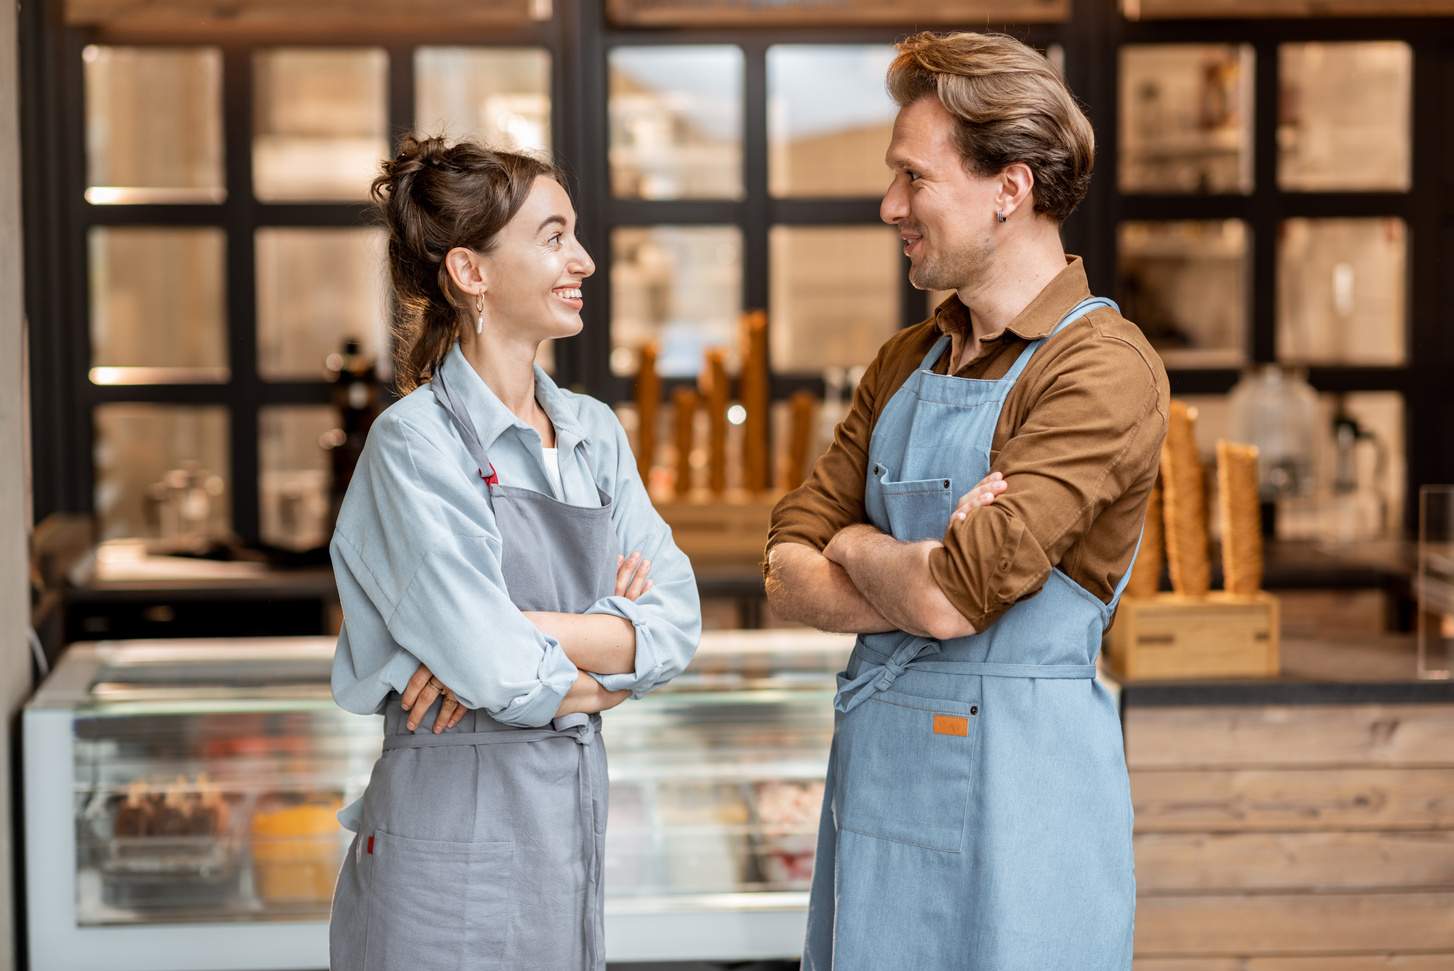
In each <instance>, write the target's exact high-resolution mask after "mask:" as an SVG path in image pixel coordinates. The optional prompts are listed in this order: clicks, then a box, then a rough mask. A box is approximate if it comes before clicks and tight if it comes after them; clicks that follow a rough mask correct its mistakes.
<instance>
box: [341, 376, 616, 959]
mask: <svg viewBox="0 0 1454 971" xmlns="http://www.w3.org/2000/svg"><path fill="white" fill-rule="evenodd" d="M430 386H431V387H432V388H433V390H434V394H435V396H436V397H437V398H438V400H439V403H440V405H441V406H442V407H443V408H444V409H445V411H446V412H448V414H449V417H450V418H451V420H452V421H453V422H454V425H455V428H456V430H457V431H458V432H459V434H460V437H461V438H462V439H463V440H464V443H465V447H466V448H467V449H468V450H469V453H470V457H471V458H472V459H474V461H475V462H476V464H478V466H479V468H480V476H481V477H482V478H484V479H485V482H486V501H488V502H489V504H490V506H491V508H492V509H493V511H494V514H495V522H496V525H497V526H498V527H499V530H500V536H501V543H502V550H501V556H500V565H501V568H502V570H503V572H504V577H505V586H506V589H507V591H508V592H509V594H510V599H511V600H512V601H513V602H514V603H515V605H516V606H517V607H519V608H520V609H521V610H548V611H558V612H562V613H582V612H584V611H585V610H586V609H587V608H588V607H590V606H591V604H593V603H595V602H596V601H597V600H600V599H601V598H603V597H608V596H610V595H611V594H612V593H614V591H615V577H616V553H617V540H616V533H615V529H614V527H613V526H612V524H611V498H610V497H609V496H607V495H606V494H605V493H604V492H601V493H600V496H601V506H600V507H599V508H589V507H582V506H572V505H569V504H567V503H563V502H559V501H557V500H555V499H554V498H552V497H550V496H547V495H544V494H542V493H539V492H535V491H533V490H530V489H521V488H518V487H510V486H502V485H500V484H499V482H498V480H497V477H496V476H495V475H494V468H493V467H492V466H491V465H490V460H489V456H488V455H487V454H486V452H485V449H484V446H483V445H482V444H481V442H480V440H479V437H478V435H476V433H475V430H474V425H473V423H472V422H471V421H470V418H469V415H468V413H466V412H465V410H464V407H463V405H462V404H461V402H460V401H459V399H458V397H457V396H455V395H453V394H451V393H450V389H449V388H448V386H447V385H446V383H445V380H444V378H443V376H442V375H441V374H439V373H437V372H436V374H435V375H434V378H433V380H432V381H431V382H430ZM582 447H584V445H583V446H582ZM597 491H598V492H600V490H599V489H598V490H597ZM440 609H441V610H447V609H449V605H448V604H440ZM489 645H490V632H489V631H481V632H480V642H479V650H482V651H484V650H489ZM399 700H400V699H399V695H398V694H390V695H389V697H388V698H387V699H386V701H385V703H384V736H385V737H384V754H383V756H382V757H381V758H380V759H379V760H378V762H377V763H375V765H374V771H373V776H372V778H371V779H370V780H369V786H368V789H367V790H366V791H365V793H364V797H363V812H362V818H363V824H362V825H361V826H360V827H359V831H358V833H357V835H356V836H355V837H354V840H353V845H352V847H351V848H350V851H349V853H348V856H347V857H346V858H345V860H344V863H343V870H342V872H341V873H340V874H339V878H338V886H337V889H336V890H335V891H334V897H333V916H332V919H331V921H330V923H329V961H330V966H331V967H332V968H333V969H334V971H400V969H405V968H407V969H411V971H490V969H510V971H527V969H539V971H571V969H583V971H602V969H604V968H605V967H606V958H605V947H604V942H603V936H604V912H603V909H602V897H601V872H602V854H603V852H604V848H605V837H606V794H607V781H606V750H605V747H604V746H603V745H602V743H601V737H600V734H599V729H600V725H601V716H600V715H566V716H564V717H562V718H557V719H555V720H554V721H553V722H552V723H551V725H550V726H549V727H546V728H535V729H522V728H515V727H512V726H510V725H505V724H502V723H500V722H498V721H495V720H494V719H493V718H491V717H490V716H489V715H488V714H486V713H485V712H483V711H478V710H477V711H470V712H468V713H467V714H466V715H465V716H464V718H463V719H462V720H461V721H460V723H459V724H458V725H456V726H455V727H454V728H451V729H448V730H446V731H445V732H444V734H442V735H435V734H434V733H433V730H432V726H433V724H434V717H435V715H436V714H437V713H438V711H439V707H440V702H439V701H436V702H435V703H434V704H433V705H432V706H430V708H429V710H428V711H426V712H425V713H424V716H423V718H421V719H420V721H419V728H418V729H417V730H416V731H414V732H410V731H409V730H408V728H407V727H406V726H407V721H408V716H409V713H408V712H406V711H404V710H403V709H402V708H400V707H399Z"/></svg>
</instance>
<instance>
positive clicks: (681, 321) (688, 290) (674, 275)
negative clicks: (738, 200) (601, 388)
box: [611, 226, 742, 377]
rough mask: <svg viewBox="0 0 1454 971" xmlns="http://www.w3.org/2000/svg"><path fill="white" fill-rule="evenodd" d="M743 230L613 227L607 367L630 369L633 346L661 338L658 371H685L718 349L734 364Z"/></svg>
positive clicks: (615, 370) (625, 371)
mask: <svg viewBox="0 0 1454 971" xmlns="http://www.w3.org/2000/svg"><path fill="white" fill-rule="evenodd" d="M741 315H742V231H741V230H740V229H738V228H737V227H736V226H641V227H636V226H631V227H621V228H619V229H615V230H612V232H611V370H612V372H613V373H615V374H622V375H630V374H635V373H636V353H637V350H638V349H639V348H640V347H641V346H642V345H643V344H645V343H647V342H648V341H657V342H658V343H659V344H660V351H659V355H658V357H657V359H656V369H657V371H658V373H660V374H664V375H668V376H682V377H685V376H691V375H695V374H697V373H698V372H699V371H701V369H702V353H703V352H704V351H705V350H706V349H707V348H709V347H723V348H726V349H727V353H728V367H729V368H731V369H735V368H736V353H737V324H738V318H739V317H740V316H741Z"/></svg>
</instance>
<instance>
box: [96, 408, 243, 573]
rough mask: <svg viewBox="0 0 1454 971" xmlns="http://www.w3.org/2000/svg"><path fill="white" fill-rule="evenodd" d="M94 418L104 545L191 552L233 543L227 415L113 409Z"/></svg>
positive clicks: (98, 507)
mask: <svg viewBox="0 0 1454 971" xmlns="http://www.w3.org/2000/svg"><path fill="white" fill-rule="evenodd" d="M94 418H95V431H96V438H95V453H94V458H95V463H96V493H95V496H96V517H97V520H98V528H99V530H100V536H101V538H102V539H117V538H120V537H147V538H153V539H160V540H162V541H164V542H165V543H167V544H168V545H175V546H177V547H189V546H197V545H200V544H202V543H204V542H205V541H206V540H208V539H222V538H224V537H226V536H227V534H228V533H229V532H230V531H231V528H232V511H231V508H230V499H229V497H228V488H227V483H228V479H229V476H230V468H229V463H228V460H227V455H228V452H227V449H228V434H227V409H226V408H224V407H222V406H220V405H207V406H193V405H143V404H107V405H100V406H98V407H97V408H96V411H95V415H94Z"/></svg>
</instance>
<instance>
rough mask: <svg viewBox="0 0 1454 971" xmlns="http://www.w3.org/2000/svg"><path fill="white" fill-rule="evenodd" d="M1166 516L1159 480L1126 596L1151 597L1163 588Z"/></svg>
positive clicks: (1149, 501)
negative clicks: (1163, 520)
mask: <svg viewBox="0 0 1454 971" xmlns="http://www.w3.org/2000/svg"><path fill="white" fill-rule="evenodd" d="M1164 515H1165V514H1164V513H1163V512H1162V509H1161V482H1160V481H1159V480H1158V481H1157V483H1156V485H1154V486H1152V488H1151V498H1150V499H1149V500H1148V501H1147V503H1146V529H1145V531H1144V532H1142V533H1141V551H1140V552H1139V553H1137V554H1136V563H1135V565H1134V566H1132V567H1131V579H1129V580H1127V581H1126V594H1127V596H1131V597H1150V596H1153V595H1154V594H1155V593H1156V591H1157V590H1158V589H1159V588H1160V587H1161V567H1162V564H1164V563H1165V562H1166V532H1165V528H1164V525H1163V523H1162V517H1163V516H1164Z"/></svg>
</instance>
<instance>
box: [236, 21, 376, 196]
mask: <svg viewBox="0 0 1454 971" xmlns="http://www.w3.org/2000/svg"><path fill="white" fill-rule="evenodd" d="M388 75H389V56H388V54H386V53H385V52H384V51H382V50H377V49H374V48H361V49H354V50H337V49H331V50H314V49H293V48H285V49H278V50H268V51H259V52H258V53H256V54H254V55H253V142H252V185H253V192H254V193H255V194H256V195H257V197H258V198H259V199H262V200H264V201H267V202H285V201H296V200H332V199H367V198H368V194H369V183H370V182H372V181H373V178H374V176H375V175H377V174H378V170H379V162H380V160H381V159H383V158H384V157H385V156H386V155H388V153H389V145H388V97H387V89H388V80H389V78H388Z"/></svg>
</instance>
